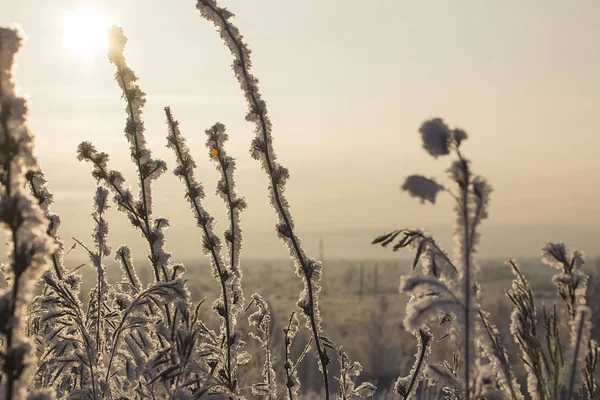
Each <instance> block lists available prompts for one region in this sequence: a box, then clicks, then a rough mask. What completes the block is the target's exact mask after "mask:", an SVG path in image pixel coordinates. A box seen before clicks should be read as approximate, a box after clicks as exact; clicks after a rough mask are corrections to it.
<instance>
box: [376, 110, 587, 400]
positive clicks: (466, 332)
mask: <svg viewBox="0 0 600 400" xmlns="http://www.w3.org/2000/svg"><path fill="white" fill-rule="evenodd" d="M420 132H421V135H422V139H423V147H424V148H425V150H427V152H428V153H429V154H430V155H432V156H433V157H435V158H437V157H439V156H444V155H449V154H454V155H455V156H456V158H457V159H456V160H455V161H453V162H452V164H451V167H450V169H449V170H448V172H449V175H450V178H451V180H452V181H453V184H454V186H455V187H456V190H453V189H450V188H448V187H446V186H443V185H441V184H438V183H437V182H436V181H435V180H434V179H430V178H425V177H423V176H419V175H413V176H409V177H408V178H407V179H406V182H405V184H404V185H403V186H402V189H403V190H406V191H408V192H409V193H410V194H411V195H412V196H414V197H418V198H420V199H421V201H422V202H425V201H429V202H431V203H435V200H436V196H437V194H438V193H439V192H446V193H449V194H450V196H451V197H452V198H453V199H454V200H455V212H456V216H457V220H456V225H455V256H454V258H453V259H451V258H450V257H448V256H447V255H446V253H445V252H444V251H443V250H442V249H441V247H440V246H439V245H438V244H437V243H436V242H435V241H434V240H433V238H431V237H430V236H429V235H427V234H426V233H424V232H422V231H420V230H409V229H403V230H396V231H392V232H391V233H387V234H384V235H381V236H379V237H377V238H376V239H375V240H374V241H373V244H381V245H382V246H384V247H385V246H388V245H389V244H391V243H394V242H395V244H394V246H393V250H394V251H396V250H399V249H400V248H404V247H408V248H410V249H412V250H415V251H416V255H415V259H414V262H413V270H414V269H415V268H416V267H417V266H418V265H419V263H420V264H421V265H422V267H423V270H424V274H423V275H415V276H410V277H405V278H403V280H402V283H401V285H400V289H401V290H402V291H404V292H407V293H410V294H411V298H410V300H409V302H408V304H407V313H406V317H405V319H404V324H405V327H406V328H407V329H408V330H411V331H416V330H418V329H420V330H423V329H425V327H426V326H427V324H429V323H431V322H433V321H434V320H435V322H436V323H438V324H439V325H447V324H448V323H450V324H451V327H450V329H449V330H448V332H447V334H446V335H444V336H450V337H452V338H454V339H455V340H457V343H456V344H457V347H458V352H457V353H455V357H454V359H453V362H452V363H449V362H444V363H443V365H442V366H436V365H430V366H429V368H428V371H427V373H424V368H425V366H424V365H423V364H424V361H423V362H421V361H420V360H421V359H424V358H426V357H420V356H419V355H420V354H423V352H424V351H423V344H422V342H423V340H422V338H423V337H422V335H421V336H419V335H417V338H420V340H419V351H418V352H417V363H416V364H415V366H414V367H413V370H412V371H411V373H410V374H409V376H407V377H405V378H400V379H398V381H397V382H396V386H395V391H396V392H397V393H399V394H401V395H403V396H404V398H407V397H409V396H411V392H412V391H413V390H414V388H413V384H414V383H415V382H418V381H419V380H422V379H424V378H426V377H427V375H430V376H431V377H433V378H435V379H438V380H440V381H442V382H443V384H445V385H446V387H445V388H444V391H445V393H446V396H447V398H450V399H466V400H469V399H479V398H487V399H492V398H502V399H504V398H508V399H512V400H521V399H524V394H523V393H522V392H521V390H520V387H519V385H518V384H517V381H516V378H515V374H514V372H513V366H512V365H511V363H510V361H509V359H508V355H507V351H506V348H505V347H504V345H503V344H502V341H501V338H500V334H499V332H498V329H497V328H496V327H495V326H494V325H492V324H491V322H490V320H489V316H488V314H487V313H486V312H485V311H483V310H482V309H481V307H480V306H479V303H478V301H477V298H478V294H479V286H478V284H477V282H476V281H475V272H476V271H477V269H478V268H477V264H476V261H475V257H474V256H475V253H476V245H477V243H478V241H479V233H478V228H479V225H480V224H481V221H482V220H483V219H485V218H487V207H488V202H489V197H490V193H491V191H492V189H491V187H490V186H489V185H488V184H487V182H486V181H485V180H484V179H483V178H482V177H479V176H475V175H473V172H472V171H471V167H470V162H469V160H467V159H466V158H465V157H464V156H463V154H462V152H461V147H460V146H461V143H462V142H463V141H464V140H465V139H466V138H467V135H466V133H465V132H464V131H463V130H461V129H450V128H449V127H448V126H447V125H446V124H445V123H444V122H443V121H442V120H441V119H439V118H435V119H432V120H429V121H426V122H425V123H424V124H423V125H422V126H421V128H420ZM542 260H543V261H544V262H545V263H547V264H549V265H552V266H554V267H555V268H557V269H559V270H560V272H559V273H558V274H557V275H555V276H554V278H553V282H554V284H555V286H556V287H557V289H558V293H559V295H560V297H561V299H562V300H563V302H564V304H565V306H566V310H567V314H568V316H569V327H570V328H569V329H568V332H566V333H567V334H568V335H569V337H570V344H569V350H568V352H567V354H566V355H563V349H562V344H561V334H560V332H559V326H560V324H559V323H558V320H559V318H560V317H559V313H558V312H557V309H556V306H555V307H554V308H553V310H552V311H550V312H547V311H546V309H544V325H545V336H544V337H541V336H540V334H539V330H538V327H537V324H538V319H537V313H536V308H535V302H534V296H533V292H532V290H531V287H530V286H529V283H528V282H527V280H526V278H525V277H524V275H523V274H522V273H521V271H520V270H519V268H518V267H517V265H516V263H515V262H514V261H513V260H509V262H508V264H509V265H510V266H511V268H512V269H513V272H514V274H515V280H514V281H513V285H512V288H511V289H509V290H508V292H507V294H508V297H509V299H510V300H511V302H512V303H513V304H514V305H515V309H514V311H513V314H512V321H511V332H512V334H513V336H514V339H515V342H516V343H517V344H518V345H519V348H520V352H521V355H520V358H521V360H522V362H523V364H524V366H525V370H526V371H527V376H528V378H527V394H528V395H529V396H530V397H532V398H533V399H558V398H559V397H561V396H564V397H565V398H567V399H572V398H576V397H578V398H580V399H583V398H586V392H587V398H592V397H593V396H594V393H595V390H596V383H595V378H594V372H595V369H596V366H597V362H598V354H599V350H598V345H597V343H596V342H594V341H593V340H591V338H590V325H591V323H590V311H589V308H588V307H587V306H586V300H585V293H586V287H587V286H586V285H587V276H586V275H585V273H583V271H582V270H581V266H582V265H583V262H584V261H583V254H582V253H581V252H579V251H571V250H569V249H567V248H566V247H565V245H564V244H561V243H558V244H557V243H548V244H546V245H545V246H544V248H543V249H542ZM419 332H421V331H419Z"/></svg>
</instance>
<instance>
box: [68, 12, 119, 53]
mask: <svg viewBox="0 0 600 400" xmlns="http://www.w3.org/2000/svg"><path fill="white" fill-rule="evenodd" d="M109 26H110V23H109V19H108V18H107V17H106V15H105V14H104V13H103V12H102V11H101V10H98V9H96V8H93V7H81V8H78V9H75V10H72V11H71V12H69V13H68V14H66V15H65V16H64V19H63V32H64V44H65V47H66V48H67V49H68V50H69V51H71V52H72V53H74V54H77V55H79V56H81V57H82V58H83V59H91V58H92V57H93V56H96V55H99V54H103V53H106V50H107V49H108V40H107V32H108V28H109Z"/></svg>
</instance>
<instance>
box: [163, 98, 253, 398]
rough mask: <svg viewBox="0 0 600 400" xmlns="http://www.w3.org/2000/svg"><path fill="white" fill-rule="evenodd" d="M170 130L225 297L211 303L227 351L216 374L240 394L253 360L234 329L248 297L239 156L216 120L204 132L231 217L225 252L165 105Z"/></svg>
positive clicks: (206, 250) (178, 173)
mask: <svg viewBox="0 0 600 400" xmlns="http://www.w3.org/2000/svg"><path fill="white" fill-rule="evenodd" d="M165 114H166V117H167V125H168V128H169V134H168V136H167V141H168V144H167V146H168V147H170V148H171V149H173V151H174V152H175V156H176V158H177V167H176V168H175V170H174V174H175V175H176V176H178V177H179V178H180V179H181V180H182V181H183V182H184V183H185V188H186V192H185V197H186V199H187V200H188V202H189V203H190V207H191V209H192V212H193V213H194V217H195V219H196V224H197V226H198V227H199V228H200V229H201V230H202V245H203V250H204V253H205V254H206V255H207V256H208V257H209V259H210V262H211V265H212V267H213V268H212V272H213V276H214V278H215V279H216V280H217V281H218V282H219V285H220V288H221V295H220V297H219V298H218V299H217V300H216V301H215V303H214V304H213V309H214V310H215V311H216V313H217V314H218V315H219V317H221V318H222V324H221V332H220V336H221V338H222V339H221V342H222V343H223V344H224V347H225V351H224V352H221V351H219V352H218V353H217V354H219V353H221V354H222V355H221V357H218V358H217V359H216V360H214V361H215V362H217V364H216V365H215V367H214V368H215V370H216V371H217V374H218V375H217V376H219V377H220V379H221V380H222V382H223V384H224V385H225V386H226V387H227V388H228V389H229V390H230V391H231V392H233V393H237V392H239V387H238V383H237V382H238V380H237V377H236V373H237V368H238V365H241V364H244V363H246V362H247V361H248V360H249V357H248V353H246V352H244V351H243V350H242V348H243V345H244V342H243V341H242V333H241V332H240V331H239V330H236V323H237V316H238V314H239V313H240V311H241V310H242V307H243V304H244V296H243V293H242V287H241V279H242V272H241V269H240V250H241V246H242V231H241V227H240V211H241V210H243V209H244V208H245V207H246V203H245V201H244V199H243V198H240V197H238V196H237V193H236V189H235V180H234V177H233V172H234V170H235V160H234V159H233V158H232V157H230V156H228V155H227V153H226V151H225V148H224V144H225V142H226V141H227V138H228V136H227V133H226V132H225V126H224V125H223V124H220V123H217V124H215V125H213V126H212V127H211V128H210V129H208V130H206V135H207V142H206V146H207V147H208V150H209V154H210V157H211V158H212V159H213V160H214V161H215V163H216V165H217V169H218V171H219V173H220V175H221V179H220V180H219V182H218V184H217V193H218V194H219V195H221V197H222V198H223V200H224V202H225V204H226V206H227V209H228V216H229V228H228V229H227V230H226V231H225V234H224V237H225V242H226V243H227V247H228V249H229V252H226V253H225V257H223V254H222V248H221V247H222V246H221V240H220V239H219V237H218V236H217V235H216V234H215V233H214V218H213V217H212V216H211V215H210V214H209V213H208V212H207V211H206V210H205V209H204V207H203V205H202V200H203V199H204V189H203V187H202V185H201V184H200V183H198V182H197V181H196V178H195V176H194V168H195V167H196V163H195V162H194V159H193V158H192V156H191V154H190V150H189V149H188V147H187V145H186V143H185V139H184V138H183V136H182V135H181V132H180V131H179V123H178V122H177V121H176V120H175V119H174V118H173V115H172V113H171V109H170V108H169V107H166V108H165Z"/></svg>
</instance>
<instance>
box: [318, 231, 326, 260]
mask: <svg viewBox="0 0 600 400" xmlns="http://www.w3.org/2000/svg"><path fill="white" fill-rule="evenodd" d="M324 248H325V245H324V244H323V236H319V258H320V259H321V263H322V264H325V257H324V255H323V251H324Z"/></svg>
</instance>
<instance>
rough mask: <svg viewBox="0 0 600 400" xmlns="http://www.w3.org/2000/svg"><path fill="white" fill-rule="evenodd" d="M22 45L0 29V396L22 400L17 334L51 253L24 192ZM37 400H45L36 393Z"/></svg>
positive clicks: (29, 153)
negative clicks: (18, 76)
mask: <svg viewBox="0 0 600 400" xmlns="http://www.w3.org/2000/svg"><path fill="white" fill-rule="evenodd" d="M22 42H23V34H22V32H21V31H20V29H19V28H18V27H0V168H1V169H0V227H1V229H2V230H3V232H4V233H5V234H6V237H7V241H8V245H7V259H8V265H3V267H2V272H3V274H4V278H5V280H6V281H7V282H8V285H7V287H5V288H3V289H2V291H1V292H0V334H1V335H2V345H3V346H2V349H1V350H0V364H1V367H2V376H1V378H2V384H1V386H0V393H1V394H0V396H2V398H6V399H13V398H15V399H24V398H25V396H26V395H27V392H28V389H29V385H30V382H31V379H32V377H33V374H32V372H33V371H34V368H33V364H34V363H35V361H34V357H33V355H32V344H31V343H30V341H29V339H28V338H27V335H26V332H25V330H24V329H23V328H24V327H25V326H26V323H25V322H26V317H27V308H28V304H29V303H30V302H31V300H32V298H33V296H34V293H35V292H34V287H33V285H34V284H35V283H36V282H37V281H38V279H39V277H40V275H41V274H42V273H43V271H44V270H45V269H46V268H47V266H48V263H49V257H50V254H51V252H52V251H53V250H54V249H53V244H52V241H51V240H50V239H49V238H48V235H47V234H46V231H47V229H48V220H47V218H46V216H45V215H44V212H43V210H42V208H41V207H40V205H39V204H38V202H37V200H36V199H35V198H34V197H33V196H31V195H30V194H29V193H28V191H27V189H26V188H25V184H26V173H27V171H30V170H32V171H37V170H38V164H37V159H36V157H35V155H34V137H33V133H32V132H31V131H30V130H29V127H28V125H27V112H28V105H27V102H26V100H25V99H24V98H23V97H21V96H19V95H18V94H17V87H16V86H17V85H16V81H15V79H14V65H15V56H16V54H17V52H18V51H19V49H20V48H21V44H22ZM36 396H38V398H49V395H47V394H42V393H40V394H39V395H36Z"/></svg>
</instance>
